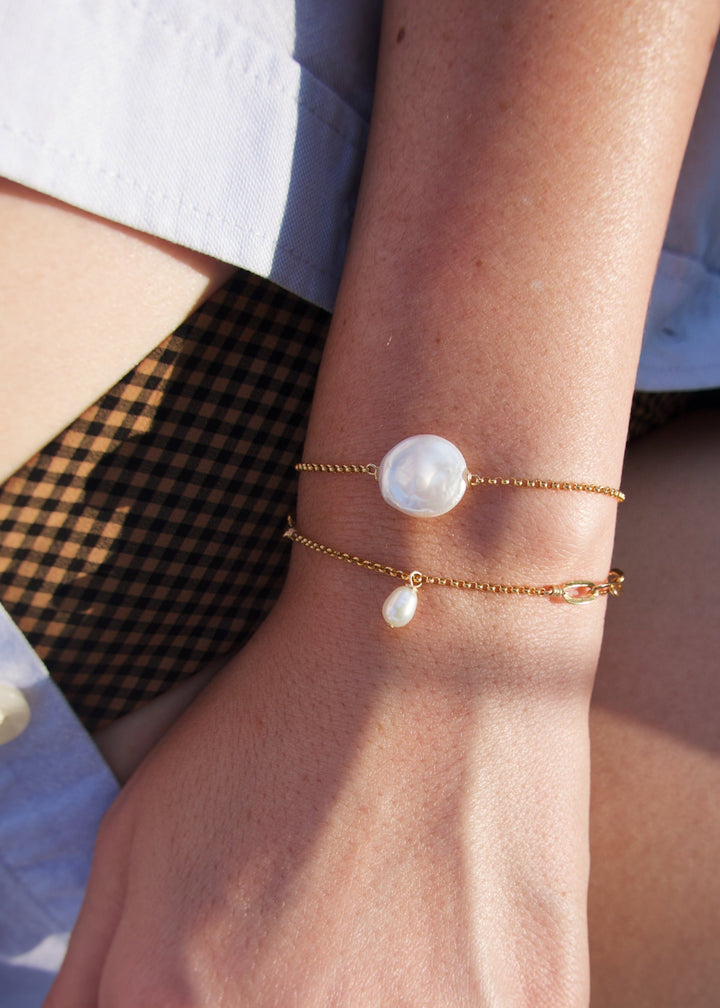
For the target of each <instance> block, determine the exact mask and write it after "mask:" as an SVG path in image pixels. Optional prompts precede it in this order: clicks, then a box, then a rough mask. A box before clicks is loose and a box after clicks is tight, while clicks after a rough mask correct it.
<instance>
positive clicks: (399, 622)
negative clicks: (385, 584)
mask: <svg viewBox="0 0 720 1008" xmlns="http://www.w3.org/2000/svg"><path fill="white" fill-rule="evenodd" d="M417 599H418V593H417V588H415V587H414V586H413V585H403V586H402V587H401V588H396V589H395V591H393V592H391V593H390V594H389V595H388V597H387V598H386V599H385V603H384V605H383V608H382V614H383V619H384V620H385V622H386V623H387V625H388V626H389V627H403V626H407V625H408V623H409V622H410V620H411V619H412V618H413V616H414V615H415V610H416V609H417Z"/></svg>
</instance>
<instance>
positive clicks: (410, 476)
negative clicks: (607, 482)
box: [295, 434, 625, 518]
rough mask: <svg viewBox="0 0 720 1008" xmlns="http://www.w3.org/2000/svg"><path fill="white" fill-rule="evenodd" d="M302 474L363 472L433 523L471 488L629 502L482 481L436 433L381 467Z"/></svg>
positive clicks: (404, 447)
mask: <svg viewBox="0 0 720 1008" xmlns="http://www.w3.org/2000/svg"><path fill="white" fill-rule="evenodd" d="M295 469H296V470H297V471H298V472H316V473H350V474H353V473H361V474H366V475H369V476H372V477H373V478H374V479H375V480H377V482H378V483H379V485H380V493H381V494H382V496H383V499H384V500H385V501H386V503H388V504H389V505H390V506H391V507H393V508H395V509H396V510H398V511H402V512H403V514H408V515H412V516H414V517H421V518H434V517H437V516H438V515H443V514H446V513H447V512H448V511H451V510H452V509H453V508H454V507H455V506H456V505H457V504H459V503H460V500H461V499H462V497H463V495H464V493H465V491H466V489H467V488H468V487H478V486H486V487H525V488H527V489H531V490H570V491H575V492H578V493H591V494H600V495H602V496H604V497H612V498H614V499H615V500H617V501H620V502H622V501H624V500H625V494H624V493H623V492H622V490H618V489H616V488H615V487H611V486H603V485H602V484H600V483H586V482H580V481H577V480H554V479H527V478H524V477H517V476H481V475H479V474H478V473H473V472H471V471H470V470H469V469H468V467H467V465H466V463H465V459H464V457H463V455H462V453H461V452H460V450H459V449H458V448H456V447H455V445H454V444H452V442H450V441H447V440H446V439H445V438H442V437H438V435H436V434H417V435H415V436H413V437H409V438H406V439H405V440H404V441H401V442H400V443H399V444H397V445H395V447H394V448H391V450H390V451H389V452H388V453H387V455H385V457H384V458H383V460H382V462H380V464H379V465H376V464H375V463H374V462H373V463H367V464H365V465H354V464H347V463H324V462H298V463H297V465H296V466H295Z"/></svg>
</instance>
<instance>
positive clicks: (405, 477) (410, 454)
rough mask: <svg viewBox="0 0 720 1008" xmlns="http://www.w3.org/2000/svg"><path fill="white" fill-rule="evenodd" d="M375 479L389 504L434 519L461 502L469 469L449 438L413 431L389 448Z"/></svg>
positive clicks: (407, 512) (404, 511)
mask: <svg viewBox="0 0 720 1008" xmlns="http://www.w3.org/2000/svg"><path fill="white" fill-rule="evenodd" d="M377 478H378V483H379V485H380V493H381V494H382V496H383V500H384V501H385V502H386V503H387V504H389V505H390V507H393V508H395V509H396V510H397V511H402V513H403V514H407V515H412V516H413V517H420V518H435V517H437V516H438V515H443V514H446V513H447V512H448V511H452V509H453V508H454V507H455V506H456V505H457V504H459V503H460V500H461V499H462V496H463V494H464V493H465V491H466V489H467V485H468V484H467V478H468V468H467V465H466V463H465V459H464V458H463V456H462V453H461V452H460V450H459V449H458V448H456V447H455V445H454V444H453V443H452V442H451V441H448V440H446V439H445V438H443V437H438V435H437V434H416V435H415V436H414V437H409V438H406V439H405V440H404V441H401V442H400V443H399V444H396V445H395V447H394V448H391V449H390V451H389V452H388V453H387V455H386V456H385V458H384V459H383V460H382V462H381V463H380V465H379V467H378V472H377Z"/></svg>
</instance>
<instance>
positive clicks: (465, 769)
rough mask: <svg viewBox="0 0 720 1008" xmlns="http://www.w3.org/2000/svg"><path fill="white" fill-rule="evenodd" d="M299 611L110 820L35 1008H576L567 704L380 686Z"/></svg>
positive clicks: (274, 627) (157, 758)
mask: <svg viewBox="0 0 720 1008" xmlns="http://www.w3.org/2000/svg"><path fill="white" fill-rule="evenodd" d="M351 573H353V572H351ZM298 597H302V596H300V595H299V594H298V593H297V592H296V593H295V595H294V597H293V601H291V602H289V603H288V602H287V601H286V600H283V601H282V602H281V603H280V604H279V606H278V608H277V609H276V610H275V612H274V613H273V615H272V616H271V618H270V620H269V621H268V622H267V623H266V624H265V626H264V627H263V628H262V630H261V631H260V633H259V634H258V635H257V636H256V638H255V639H254V640H253V641H251V643H250V645H249V646H248V647H247V648H246V649H245V650H244V651H243V653H242V654H241V655H240V656H239V657H238V658H237V659H236V660H235V661H234V662H232V663H231V665H230V666H229V667H228V668H227V669H226V670H225V671H224V672H223V673H222V674H221V676H220V677H219V678H218V679H217V680H216V681H215V683H213V684H212V685H211V686H210V687H209V688H208V689H207V690H206V691H205V692H204V693H203V694H202V695H201V696H200V697H199V699H198V700H197V701H196V702H195V704H193V706H192V707H191V708H190V710H189V711H188V712H187V713H186V714H185V715H184V716H183V718H182V719H181V721H180V722H179V723H178V724H177V725H176V726H175V727H174V728H173V729H172V730H171V732H170V734H169V735H168V736H166V738H165V739H164V740H163V741H162V742H161V744H160V745H159V747H158V748H157V749H156V750H155V751H154V752H153V753H152V754H151V756H150V757H149V758H148V759H147V760H146V761H145V763H144V764H143V765H142V766H141V768H140V770H139V771H138V772H137V773H136V775H135V776H134V777H133V778H132V779H131V781H130V783H129V785H128V786H127V787H126V788H125V790H124V791H123V793H122V794H121V796H120V798H119V799H118V801H117V803H116V804H115V806H114V807H113V808H112V810H111V811H110V813H109V815H108V817H107V819H106V821H105V822H104V824H103V826H102V829H101V834H100V838H99V842H98V847H97V852H96V858H95V863H94V866H93V871H92V877H91V880H90V885H89V889H88V895H87V899H86V902H85V905H84V908H83V911H82V914H81V918H80V921H79V923H78V926H77V928H76V931H75V933H74V936H73V939H72V942H71V946H70V950H69V953H68V957H67V960H66V963H65V966H64V967H63V970H62V972H61V974H60V976H59V978H58V980H57V982H56V984H55V986H54V988H53V990H52V992H51V994H50V996H49V998H48V1001H47V1004H46V1008H71V1006H72V1008H91V1006H92V1008H110V1006H115V1005H123V1006H126V1005H130V1004H132V1005H133V1006H134V1008H142V1006H144V1005H148V1006H150V1005H152V1006H153V1008H156V1006H158V1005H163V1006H164V1008H173V1006H176V1005H183V1006H184V1008H188V1006H192V1008H200V1006H213V1008H219V1006H223V1005H233V1006H236V1005H240V1004H242V1005H243V1006H268V1005H278V1006H282V1008H285V1006H290V1005H297V1006H306V1008H319V1006H323V1005H333V1006H336V1005H337V1006H363V1008H370V1006H373V1005H378V1006H380V1005H382V1006H383V1008H387V1006H388V1005H414V1006H421V1005H432V1006H433V1008H439V1006H442V1005H448V1006H450V1005H452V1006H453V1008H461V1006H470V1005H473V1006H477V1005H496V1004H502V1005H503V1006H504V1008H505V1006H513V1005H526V1004H527V1005H533V1006H537V1005H538V1004H542V1005H543V1006H550V1005H582V1004H584V1003H585V1000H586V989H585V973H584V971H585V950H584V922H583V917H584V882H585V872H586V868H587V866H586V864H585V853H584V845H585V842H586V836H585V832H584V824H583V819H584V815H585V812H584V800H585V797H586V793H585V781H584V771H585V766H584V745H585V743H584V734H585V726H584V713H583V708H584V704H583V703H581V704H580V705H579V707H578V712H577V716H576V715H575V714H573V713H569V712H568V708H567V707H563V708H562V710H561V709H560V708H557V709H556V710H555V713H554V714H553V713H552V712H551V710H550V706H552V705H548V704H542V703H541V704H539V705H538V707H537V708H536V710H535V711H532V712H529V705H528V703H527V700H528V698H527V695H526V696H525V697H524V699H523V701H522V702H521V703H520V704H518V705H515V704H514V703H511V702H510V701H506V699H504V698H503V696H501V695H500V693H498V692H497V691H496V690H495V689H494V688H493V687H492V686H490V684H489V683H488V684H487V688H486V689H485V690H484V691H481V690H479V689H478V684H477V683H476V682H474V683H472V684H471V688H470V689H468V688H466V686H465V685H461V684H459V683H458V685H457V688H456V689H455V690H449V689H447V688H446V687H445V686H442V687H439V686H438V683H437V681H436V680H434V679H433V678H432V677H425V676H424V675H422V674H421V673H420V672H419V671H418V670H419V668H420V666H419V665H417V666H416V667H415V668H414V669H412V670H411V671H410V673H409V674H408V675H407V676H399V675H397V674H395V676H394V677H393V675H392V674H389V672H388V670H389V669H390V668H391V664H390V663H391V660H392V655H391V654H387V653H386V654H385V655H384V656H379V655H378V652H377V649H376V648H375V646H374V643H373V641H372V640H371V641H370V642H369V643H367V642H366V644H365V645H364V647H363V650H364V651H365V652H367V653H365V654H357V653H353V649H352V648H345V649H343V648H338V647H337V646H336V645H335V643H334V642H332V641H331V640H330V641H328V640H326V639H324V637H323V632H322V625H321V624H322V617H321V615H319V616H318V617H317V618H313V616H312V615H311V612H310V610H309V609H308V607H307V605H306V603H304V602H303V603H299V602H298V601H297V599H298ZM304 597H305V598H307V597H308V593H307V592H306V593H304ZM384 639H385V640H387V639H388V635H387V634H385V636H384ZM390 640H391V642H392V647H393V648H396V647H397V644H396V642H397V638H396V637H394V636H393V635H392V634H391V635H390ZM400 646H401V647H403V648H407V647H409V646H410V645H409V644H408V643H407V641H406V642H405V643H402V644H401V645H400ZM458 653H459V654H460V655H462V654H463V649H462V647H460V648H459V649H458ZM338 655H342V664H343V665H344V667H340V665H339V664H338ZM331 656H332V659H331ZM426 657H428V658H429V659H430V664H432V656H431V655H427V652H426ZM382 666H384V667H382ZM560 725H562V731H563V733H564V738H565V741H564V743H563V745H562V746H560V747H559V748H560V750H561V752H560V754H559V755H558V757H557V758H556V757H555V756H554V755H553V753H554V751H555V750H556V749H557V748H558V746H557V732H558V731H559V730H560ZM575 747H577V752H578V753H579V754H580V758H579V772H578V774H577V777H578V780H579V786H577V785H576V783H574V778H575V774H576V771H575V770H574V769H573V770H571V771H568V769H567V768H566V767H563V768H562V769H558V768H559V767H560V765H561V764H565V763H566V760H567V757H568V754H569V753H570V754H572V753H573V751H574V749H575ZM519 752H522V754H523V755H522V758H518V753H519ZM568 810H569V811H568ZM568 819H569V820H571V821H570V822H568ZM551 832H552V833H557V834H558V835H557V837H555V838H550V837H549V833H551ZM578 835H579V836H580V841H579V843H578V842H577V840H576V837H577V836H578Z"/></svg>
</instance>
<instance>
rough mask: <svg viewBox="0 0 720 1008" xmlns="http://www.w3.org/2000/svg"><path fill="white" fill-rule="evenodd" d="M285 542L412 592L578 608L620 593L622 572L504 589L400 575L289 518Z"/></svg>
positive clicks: (502, 586)
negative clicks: (455, 592) (532, 599)
mask: <svg viewBox="0 0 720 1008" xmlns="http://www.w3.org/2000/svg"><path fill="white" fill-rule="evenodd" d="M284 534H285V538H287V539H290V540H291V541H292V542H296V543H298V544H299V545H300V546H305V547H306V548H307V549H310V550H313V551H314V552H315V553H322V554H323V555H324V556H329V557H333V558H334V559H335V560H342V561H343V562H344V563H348V564H352V565H353V566H355V567H364V568H365V569H366V570H370V571H374V572H375V573H377V574H386V575H387V576H388V577H393V578H399V579H400V580H402V581H406V582H407V583H408V585H409V586H410V587H411V588H415V589H417V588H420V587H421V586H422V585H440V586H441V587H443V588H463V589H467V590H469V591H479V592H489V593H491V594H493V595H536V596H540V597H542V598H552V599H562V601H564V602H570V603H571V604H573V605H578V604H580V603H584V602H591V601H592V600H593V599H596V598H600V597H601V596H603V595H613V596H615V597H617V596H618V595H620V593H621V592H622V586H623V582H624V580H625V576H624V574H623V573H622V571H619V570H611V571H610V573H609V574H608V577H607V581H603V582H600V583H595V582H593V581H566V582H565V583H564V584H560V585H507V584H492V583H491V582H488V581H466V580H464V579H461V578H452V577H442V576H439V575H436V574H423V573H422V571H417V570H416V571H403V570H400V569H399V568H397V567H391V566H390V565H389V564H384V563H378V562H377V561H376V560H366V559H364V558H363V557H359V556H355V555H354V554H353V553H345V552H344V551H342V550H337V549H334V548H333V547H332V546H326V545H324V544H323V543H320V542H317V540H315V539H310V538H309V537H308V536H304V535H302V533H300V532H298V530H297V529H296V528H295V527H294V526H293V523H292V518H288V528H287V529H286V531H285V533H284Z"/></svg>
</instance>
